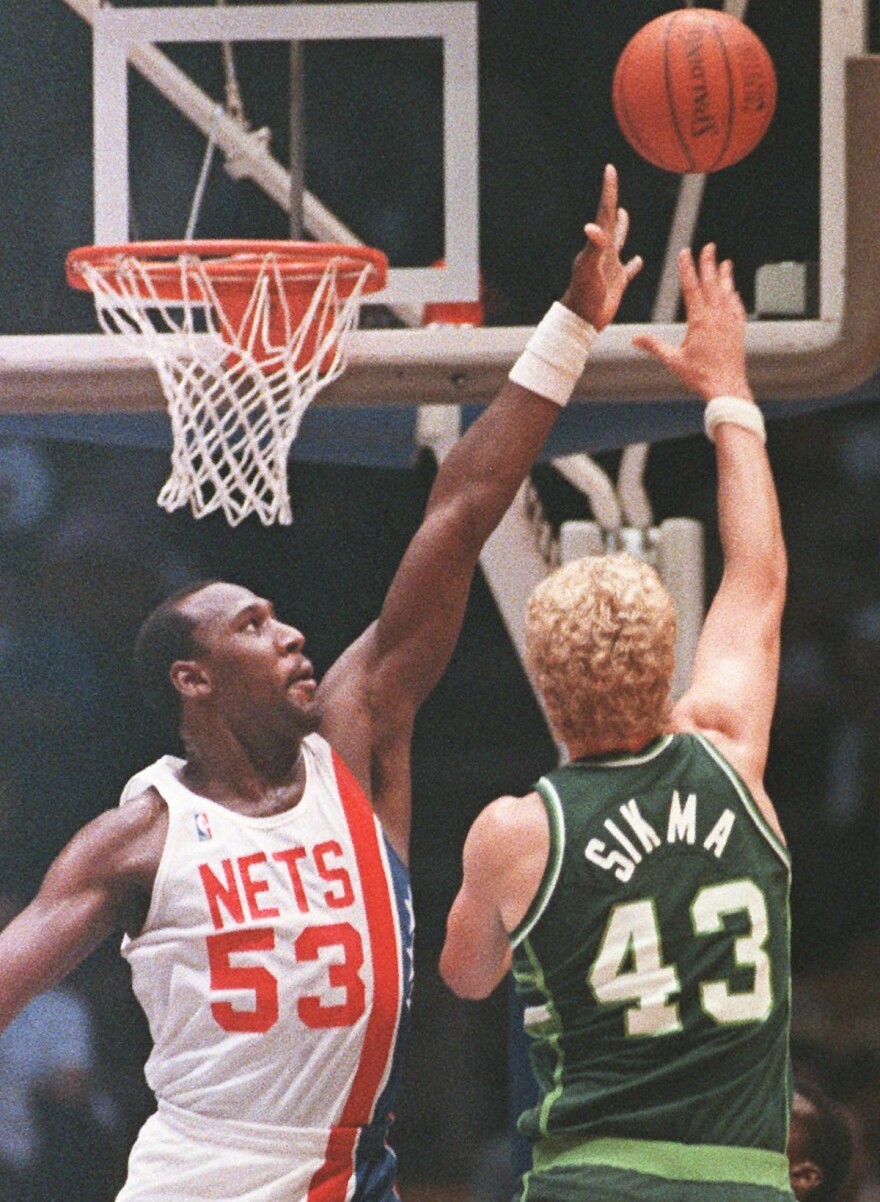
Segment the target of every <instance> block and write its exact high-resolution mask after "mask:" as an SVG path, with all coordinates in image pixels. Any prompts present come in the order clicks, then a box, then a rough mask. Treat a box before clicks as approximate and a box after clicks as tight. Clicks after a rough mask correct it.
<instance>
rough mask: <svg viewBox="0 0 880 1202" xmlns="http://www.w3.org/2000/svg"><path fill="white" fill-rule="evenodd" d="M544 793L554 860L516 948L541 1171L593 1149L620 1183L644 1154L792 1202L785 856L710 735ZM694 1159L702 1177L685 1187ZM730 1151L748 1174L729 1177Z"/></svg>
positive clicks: (579, 773)
mask: <svg viewBox="0 0 880 1202" xmlns="http://www.w3.org/2000/svg"><path fill="white" fill-rule="evenodd" d="M537 788H538V791H539V793H540V795H541V797H542V798H543V801H544V804H545V806H546V808H547V813H548V816H549V820H550V831H551V839H550V855H549V859H548V864H547V869H546V871H545V874H544V878H543V881H542V884H541V887H540V889H539V890H538V893H537V895H536V897H535V899H534V901H533V903H532V905H531V907H530V908H529V911H528V913H527V914H526V916H525V918H524V919H523V921H522V923H520V925H519V927H518V928H517V930H516V931H514V932H513V933H512V935H511V943H512V944H513V948H514V953H513V973H514V979H515V983H516V987H517V991H518V993H519V994H520V997H521V999H522V1002H523V1004H524V1008H525V1024H526V1031H527V1034H528V1035H529V1037H530V1039H529V1044H530V1049H529V1050H530V1055H531V1059H532V1065H533V1068H534V1071H535V1074H536V1077H537V1081H538V1085H539V1101H538V1103H537V1105H536V1106H535V1107H534V1108H533V1109H531V1110H529V1111H527V1112H526V1113H525V1114H524V1115H523V1116H522V1119H521V1120H520V1126H521V1129H522V1131H523V1132H524V1133H525V1134H526V1135H528V1136H529V1137H530V1138H531V1139H533V1140H537V1141H542V1142H539V1144H538V1148H537V1150H536V1169H537V1168H539V1167H540V1164H539V1162H540V1159H541V1157H540V1155H539V1153H541V1149H542V1147H543V1148H545V1149H547V1148H549V1149H551V1153H550V1154H549V1158H548V1157H546V1156H545V1159H546V1160H547V1167H551V1165H552V1164H560V1163H562V1164H564V1163H565V1148H566V1146H567V1143H568V1142H569V1141H571V1140H573V1141H574V1144H573V1145H572V1146H575V1145H578V1146H583V1143H584V1141H588V1143H589V1147H590V1149H591V1153H590V1155H592V1154H593V1153H595V1156H596V1157H598V1162H599V1163H602V1164H605V1165H614V1164H615V1163H618V1160H617V1159H616V1157H617V1155H618V1153H617V1152H616V1151H615V1149H617V1150H618V1151H619V1149H620V1148H624V1149H627V1148H629V1149H632V1148H639V1147H642V1146H645V1147H649V1148H651V1149H653V1153H654V1154H655V1155H656V1156H659V1158H660V1160H659V1161H658V1162H657V1163H660V1164H661V1165H662V1164H663V1163H665V1164H666V1168H663V1167H661V1168H658V1169H656V1170H655V1169H651V1168H648V1169H647V1171H656V1172H658V1173H660V1174H661V1175H662V1176H664V1177H667V1176H671V1177H676V1176H681V1177H683V1178H686V1177H691V1178H693V1179H697V1180H705V1181H710V1180H730V1179H732V1180H743V1181H752V1180H754V1181H756V1182H759V1183H760V1182H763V1183H764V1184H768V1185H770V1184H772V1186H773V1188H779V1189H781V1190H787V1189H788V1186H787V1161H786V1160H785V1158H784V1155H781V1154H784V1153H785V1149H786V1142H787V1137H788V1122H789V1100H790V1090H791V1080H790V1064H789V1056H788V1029H789V1010H790V991H789V913H788V892H789V877H790V865H789V857H788V854H787V852H786V850H785V847H784V845H783V844H782V843H781V842H780V841H779V839H778V838H777V837H776V835H775V834H774V833H773V831H772V830H771V829H770V827H769V826H768V824H767V822H766V821H765V820H764V818H763V817H762V815H761V813H760V811H759V809H758V807H757V805H756V804H755V802H754V800H753V799H752V797H751V796H750V794H749V792H748V790H747V789H746V787H745V786H744V784H743V783H742V781H741V780H740V778H739V776H738V775H737V773H736V772H735V771H734V769H733V768H732V767H731V766H730V765H729V764H728V763H727V762H726V760H725V759H724V758H723V757H722V756H721V755H720V754H719V752H718V751H717V750H716V749H715V748H714V747H713V746H712V744H711V743H709V742H708V741H707V740H706V739H704V738H702V737H701V736H698V735H685V734H680V735H666V736H663V737H661V738H659V739H657V740H656V741H655V742H653V743H651V744H650V745H649V746H648V747H647V748H645V749H644V750H643V751H641V752H640V753H638V754H637V755H618V756H614V757H607V758H601V759H592V760H581V761H575V762H572V763H569V764H566V765H564V766H562V767H560V768H558V769H557V770H555V771H554V772H551V773H550V774H549V775H547V776H546V777H543V778H542V779H541V781H540V782H539V783H538V786H537ZM633 1141H656V1142H654V1143H652V1144H646V1145H641V1144H640V1143H637V1142H633ZM682 1144H686V1145H693V1147H692V1148H690V1149H688V1150H687V1156H688V1163H690V1160H693V1161H694V1164H693V1166H692V1168H693V1172H691V1171H689V1170H688V1171H682V1172H681V1173H678V1172H676V1171H675V1163H676V1155H677V1154H676V1152H675V1147H677V1146H679V1145H682ZM553 1149H555V1151H552V1150H553ZM670 1149H671V1151H670ZM724 1149H730V1155H729V1156H728V1157H727V1161H735V1162H736V1164H737V1165H738V1166H739V1168H738V1169H737V1170H736V1171H735V1172H732V1173H729V1174H726V1175H725V1170H724V1168H723V1167H719V1166H722V1165H723V1164H724V1163H726V1161H725V1153H724ZM743 1150H748V1151H743ZM557 1153H559V1154H560V1155H561V1157H562V1160H561V1161H560V1160H559V1157H558V1156H557V1155H556V1154H557ZM667 1153H668V1154H669V1155H670V1156H671V1160H668V1161H666V1162H664V1161H663V1157H664V1155H667ZM573 1156H574V1159H573V1161H572V1163H583V1157H582V1156H581V1155H580V1154H578V1153H573ZM701 1158H702V1160H705V1164H704V1163H702V1160H701ZM678 1159H679V1160H680V1159H681V1156H680V1155H679V1157H678ZM698 1162H699V1163H698ZM620 1163H621V1164H622V1166H623V1167H624V1168H633V1167H635V1168H640V1167H642V1166H641V1163H640V1160H639V1156H638V1155H636V1157H635V1160H633V1158H632V1157H631V1156H628V1155H627V1156H624V1158H623V1160H622V1161H620ZM719 1172H721V1174H722V1175H721V1177H718V1175H717V1174H718V1173H719ZM704 1174H708V1175H704ZM713 1174H714V1176H713Z"/></svg>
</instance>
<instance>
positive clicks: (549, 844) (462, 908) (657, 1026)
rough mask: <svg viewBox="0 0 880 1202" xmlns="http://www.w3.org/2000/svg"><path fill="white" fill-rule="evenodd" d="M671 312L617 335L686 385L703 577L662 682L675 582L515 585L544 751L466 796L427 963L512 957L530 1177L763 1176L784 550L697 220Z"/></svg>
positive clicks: (461, 984) (587, 563) (611, 1189)
mask: <svg viewBox="0 0 880 1202" xmlns="http://www.w3.org/2000/svg"><path fill="white" fill-rule="evenodd" d="M679 271H680V276H681V283H682V293H683V297H684V302H685V309H686V315H687V333H686V336H685V339H684V342H683V343H682V345H681V346H680V347H673V346H670V345H668V344H666V343H664V342H661V341H660V340H658V339H657V338H655V337H654V336H652V335H647V334H646V335H641V336H639V337H638V338H637V339H636V343H637V345H639V346H640V347H641V348H642V349H644V350H645V351H647V352H649V353H650V354H652V355H654V356H655V357H656V358H658V359H659V360H660V361H661V362H663V363H664V364H665V365H666V366H667V367H669V368H670V370H672V371H673V372H674V373H675V374H676V375H677V376H678V377H679V379H680V380H681V381H682V383H683V384H684V385H685V386H686V387H687V388H688V389H689V390H692V391H693V392H695V393H697V394H698V395H699V396H700V397H702V398H703V399H704V400H705V401H706V402H708V403H707V406H706V430H707V433H708V434H709V436H710V438H712V440H713V441H714V443H715V448H716V458H717V469H718V519H719V528H720V536H721V543H722V548H723V552H724V572H723V577H722V581H721V584H720V586H719V589H718V591H717V593H716V595H715V598H714V600H713V602H712V604H711V607H710V609H709V612H708V615H707V617H706V621H705V623H704V626H703V630H702V632H701V636H700V640H699V645H698V648H697V653H696V658H695V663H694V669H693V679H692V684H691V686H690V688H689V689H688V691H687V692H686V693H685V694H684V696H683V697H682V698H680V699H679V700H678V701H677V702H676V703H675V704H674V705H673V704H672V703H671V700H670V684H671V678H672V668H673V648H674V641H675V612H674V606H673V603H672V600H671V598H670V596H669V594H668V592H667V591H666V589H665V588H664V586H663V585H662V583H661V582H660V580H659V577H658V576H657V574H656V573H655V572H654V570H653V569H652V568H650V567H648V566H647V565H645V564H643V563H641V562H639V561H638V560H636V559H633V558H631V557H629V556H626V555H613V556H607V557H597V558H592V559H586V560H581V561H578V562H576V563H572V564H567V565H565V566H564V567H563V568H561V569H559V571H558V572H556V573H554V574H552V575H551V576H550V577H548V578H547V580H545V581H543V582H542V584H541V585H539V586H538V588H537V589H536V591H535V593H534V594H533V596H532V598H531V600H530V602H529V611H528V620H527V629H526V658H527V665H528V668H529V672H530V675H531V677H532V679H533V681H534V682H535V684H536V687H537V688H538V690H539V692H540V694H541V696H542V698H543V701H544V704H545V707H546V711H547V714H548V717H549V720H550V723H551V725H552V728H553V731H554V734H555V735H556V737H557V738H558V740H559V741H560V742H561V743H563V744H564V745H565V748H566V750H567V753H568V760H567V762H566V763H565V764H564V765H563V766H562V767H560V768H557V769H556V770H555V771H553V772H550V773H549V774H548V775H547V776H546V777H544V778H542V779H541V781H539V783H538V785H537V786H536V788H535V790H534V791H533V792H531V793H529V794H528V795H527V796H525V797H519V798H515V797H502V798H499V799H498V800H496V801H494V802H492V803H491V805H489V806H488V807H487V808H486V809H485V810H484V811H483V812H482V813H481V814H480V815H479V816H478V818H477V819H476V821H475V823H474V825H473V827H472V828H471V831H470V832H469V834H468V838H467V840H466V844H465V850H464V877H463V882H462V885H461V889H460V891H459V894H458V896H457V898H456V900H455V902H454V904H453V907H452V910H451V913H450V915H449V920H448V929H447V938H446V943H445V946H444V949H443V954H442V958H441V971H442V974H443V976H444V978H445V980H446V981H447V983H448V984H449V985H450V986H451V988H452V989H454V990H455V992H456V993H458V994H460V995H462V996H465V997H471V998H480V997H485V996H486V995H487V994H489V993H490V992H491V991H492V990H493V989H494V988H495V986H496V985H497V984H498V983H499V982H500V981H501V979H502V978H503V977H504V975H505V973H506V972H507V970H508V969H509V968H512V970H513V975H514V981H515V984H516V987H517V990H518V992H519V994H520V997H521V1000H522V1002H523V1006H524V1012H525V1023H526V1031H527V1034H528V1036H529V1037H530V1039H529V1042H530V1053H531V1059H532V1065H533V1068H534V1071H535V1076H536V1078H537V1082H538V1087H539V1092H538V1100H537V1103H536V1105H535V1106H534V1107H533V1108H531V1109H530V1110H528V1111H527V1112H526V1113H525V1114H524V1115H523V1116H522V1118H521V1120H520V1127H521V1130H522V1131H523V1132H524V1134H526V1135H527V1136H528V1137H529V1138H530V1139H531V1140H532V1141H533V1164H534V1167H533V1170H532V1171H531V1172H530V1173H528V1174H527V1175H526V1177H525V1179H524V1183H523V1196H524V1198H525V1199H526V1200H527V1202H569V1200H571V1202H574V1200H575V1199H577V1200H578V1202H635V1200H638V1202H644V1200H645V1199H646V1198H649V1199H650V1198H657V1199H658V1200H663V1202H670V1200H672V1199H675V1200H676V1202H784V1200H789V1202H790V1200H791V1198H792V1194H791V1188H790V1183H789V1166H788V1159H787V1157H786V1143H787V1136H788V1129H789V1115H790V1104H791V1070H790V1063H789V1054H788V1032H789V1008H790V1007H789V992H790V966H789V914H788V888H789V873H790V867H789V858H788V853H787V851H786V848H785V842H784V839H783V835H782V832H781V830H780V828H779V823H778V820H777V817H776V814H775V811H774V809H773V806H772V804H771V802H770V799H769V797H768V796H767V793H766V791H765V789H764V784H763V776H764V768H765V763H766V759H767V751H768V744H769V737H770V724H771V718H772V714H773V709H774V705H775V699H776V687H777V676H778V664H779V634H780V623H781V618H782V610H783V605H784V599H785V583H786V570H787V565H786V553H785V546H784V542H783V537H782V530H781V524H780V518H779V509H778V503H777V498H776V490H775V486H774V483H773V477H772V474H771V470H770V465H769V461H768V458H767V454H766V451H765V449H764V429H763V418H762V416H761V413H760V410H759V409H758V408H757V406H756V405H755V403H754V400H753V397H752V393H751V389H750V386H749V383H748V379H747V375H746V365H745V352H744V330H745V310H744V307H743V304H742V301H741V299H740V297H739V295H738V293H737V292H736V288H735V285H734V280H733V268H732V265H731V264H730V262H729V261H725V262H722V263H720V264H719V263H718V261H717V258H716V251H715V247H714V246H713V245H711V244H710V245H708V246H706V247H704V248H703V250H702V252H701V254H700V256H699V261H698V262H697V263H695V262H694V259H693V257H692V256H691V254H690V252H689V251H683V252H682V255H681V257H680V260H679Z"/></svg>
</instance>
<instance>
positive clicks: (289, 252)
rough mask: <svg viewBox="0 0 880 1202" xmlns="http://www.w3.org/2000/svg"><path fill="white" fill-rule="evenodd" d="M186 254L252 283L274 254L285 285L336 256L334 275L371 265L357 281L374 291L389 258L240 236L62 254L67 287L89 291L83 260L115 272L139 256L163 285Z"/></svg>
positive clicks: (210, 271)
mask: <svg viewBox="0 0 880 1202" xmlns="http://www.w3.org/2000/svg"><path fill="white" fill-rule="evenodd" d="M187 255H191V256H192V257H193V258H197V259H198V260H199V263H200V269H201V270H203V271H204V272H205V274H206V275H207V276H208V277H209V278H210V279H211V280H213V281H215V282H222V283H235V282H237V281H240V282H241V283H242V284H250V283H252V282H253V280H254V279H255V277H256V276H257V274H258V273H259V272H260V270H261V269H262V267H263V264H264V261H265V258H266V256H267V255H273V256H274V257H275V260H276V265H277V269H278V271H279V273H280V275H281V277H282V279H284V280H285V283H286V282H288V281H291V282H293V281H300V282H306V281H308V280H311V279H314V280H317V279H320V277H321V275H322V274H323V272H324V271H325V270H326V268H327V266H328V264H329V263H330V262H331V261H332V260H338V263H337V273H338V276H341V277H342V278H343V279H345V278H346V277H351V278H352V279H355V278H357V277H359V276H360V274H361V272H362V271H363V269H364V267H367V266H368V267H371V268H372V271H371V272H370V273H369V275H368V276H367V277H366V279H365V280H364V282H363V285H362V288H363V291H364V292H378V291H379V290H380V289H381V288H384V286H385V281H386V279H387V275H388V256H387V255H386V254H385V253H384V252H383V251H381V250H377V249H375V248H374V247H371V246H348V245H345V244H343V243H333V242H284V241H268V240H262V241H261V240H253V239H244V238H239V239H229V240H201V241H198V240H197V241H191V242H186V241H177V242H174V241H169V242H122V243H119V244H118V245H115V246H81V247H79V248H78V249H76V250H72V251H70V253H69V254H68V256H67V260H66V274H67V280H68V283H69V284H70V285H71V286H72V287H74V288H79V289H81V290H83V291H85V292H88V291H90V290H91V288H90V285H89V283H88V281H87V279H86V278H85V276H84V275H83V273H82V266H83V265H84V264H89V265H90V266H91V267H93V268H94V269H95V270H96V271H98V272H101V273H103V274H107V275H109V274H111V273H112V272H113V271H115V270H116V268H117V264H118V261H119V259H121V258H130V259H137V260H139V262H140V264H141V266H142V267H143V269H144V271H145V272H146V273H147V274H148V275H149V276H150V277H151V278H152V279H154V280H156V281H157V282H161V283H162V284H165V285H167V284H168V283H170V282H171V280H172V279H173V278H175V277H179V273H180V260H181V258H182V257H184V256H187Z"/></svg>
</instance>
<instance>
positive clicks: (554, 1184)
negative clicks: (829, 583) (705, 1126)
mask: <svg viewBox="0 0 880 1202" xmlns="http://www.w3.org/2000/svg"><path fill="white" fill-rule="evenodd" d="M793 1197H794V1195H793V1194H792V1192H791V1188H790V1185H789V1180H788V1159H787V1157H786V1156H785V1155H784V1154H782V1153H776V1152H764V1151H762V1150H760V1149H751V1148H723V1147H719V1148H715V1147H710V1146H706V1145H696V1146H695V1145H688V1144H666V1143H661V1142H659V1141H654V1140H626V1139H604V1138H601V1139H591V1140H584V1139H567V1138H565V1137H557V1138H555V1139H554V1138H551V1139H546V1140H542V1141H541V1142H540V1143H539V1144H537V1145H536V1147H535V1152H534V1168H533V1169H532V1171H531V1172H529V1173H526V1175H525V1176H524V1178H523V1182H522V1187H521V1189H520V1192H519V1194H518V1199H519V1202H793Z"/></svg>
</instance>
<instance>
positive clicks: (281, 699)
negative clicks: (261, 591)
mask: <svg viewBox="0 0 880 1202" xmlns="http://www.w3.org/2000/svg"><path fill="white" fill-rule="evenodd" d="M185 611H186V612H187V613H189V614H191V615H192V616H193V617H194V618H195V619H196V623H197V625H196V629H195V632H194V633H195V638H196V641H197V643H198V646H199V650H200V654H199V661H200V663H201V664H202V666H203V668H204V670H205V672H206V673H207V675H208V678H209V680H210V684H211V696H212V699H213V701H214V702H215V704H216V705H217V706H218V707H219V708H221V709H222V710H224V711H225V712H227V713H229V714H230V715H232V714H234V715H235V716H236V721H237V722H239V721H243V722H245V723H247V722H249V721H260V722H267V721H269V720H270V716H271V715H272V714H277V715H278V716H279V717H280V718H282V719H285V718H286V719H289V720H292V721H293V722H294V723H295V724H296V725H297V726H300V727H302V728H304V729H306V730H314V729H317V726H318V725H319V723H320V716H321V715H320V709H319V705H318V702H317V682H316V680H315V673H314V668H313V666H312V663H311V661H310V660H309V659H308V658H307V657H306V656H305V655H304V654H303V647H304V645H305V638H304V636H303V634H302V633H301V632H300V631H299V630H297V628H296V627H295V626H289V625H288V624H287V623H286V622H281V621H279V619H278V618H277V617H276V615H275V609H274V607H273V605H272V603H271V602H270V601H266V600H265V599H264V598H262V597H258V596H256V594H254V593H252V592H250V590H249V589H246V588H242V587H241V586H239V585H236V584H223V583H218V584H211V585H208V586H207V587H206V588H204V589H202V590H200V591H199V592H198V593H195V594H193V596H192V597H189V598H187V600H186V602H185Z"/></svg>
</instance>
